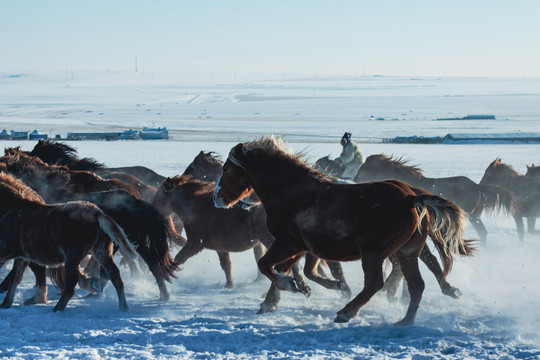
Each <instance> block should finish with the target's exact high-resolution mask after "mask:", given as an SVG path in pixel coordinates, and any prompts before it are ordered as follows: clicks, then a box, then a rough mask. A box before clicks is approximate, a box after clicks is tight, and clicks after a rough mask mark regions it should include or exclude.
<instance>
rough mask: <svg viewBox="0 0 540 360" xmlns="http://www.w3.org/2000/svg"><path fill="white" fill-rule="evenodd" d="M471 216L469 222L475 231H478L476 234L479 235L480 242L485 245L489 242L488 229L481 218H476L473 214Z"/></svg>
mask: <svg viewBox="0 0 540 360" xmlns="http://www.w3.org/2000/svg"><path fill="white" fill-rule="evenodd" d="M469 215H470V216H469V222H470V223H471V225H472V226H473V228H474V230H476V232H477V233H478V237H479V238H480V242H481V243H482V244H484V245H485V244H486V242H487V230H486V227H485V226H484V223H483V222H482V220H481V219H480V217H476V216H475V215H473V214H469Z"/></svg>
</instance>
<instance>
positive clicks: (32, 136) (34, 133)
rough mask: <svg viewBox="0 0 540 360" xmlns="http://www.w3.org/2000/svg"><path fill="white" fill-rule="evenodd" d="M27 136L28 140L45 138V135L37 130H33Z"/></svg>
mask: <svg viewBox="0 0 540 360" xmlns="http://www.w3.org/2000/svg"><path fill="white" fill-rule="evenodd" d="M28 138H29V139H30V140H45V139H46V138H47V135H45V134H40V133H38V131H37V130H34V131H32V132H31V133H30V135H28Z"/></svg>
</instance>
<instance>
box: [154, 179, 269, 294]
mask: <svg viewBox="0 0 540 360" xmlns="http://www.w3.org/2000/svg"><path fill="white" fill-rule="evenodd" d="M214 186H215V184H214V183H209V182H205V181H200V180H194V179H192V178H191V176H189V175H182V176H176V177H174V178H172V179H170V178H169V179H167V180H165V182H164V183H163V185H161V187H160V188H159V189H158V191H157V193H156V195H155V197H154V201H153V205H154V206H155V207H156V208H157V209H159V210H160V211H161V213H162V214H163V215H169V214H171V213H172V212H174V213H176V214H177V215H178V217H179V218H180V219H181V220H182V222H183V223H184V227H185V230H186V235H187V243H186V245H185V246H184V247H183V248H182V250H180V252H179V253H178V254H177V255H176V257H175V259H174V260H175V262H176V263H177V264H178V265H182V264H183V263H185V262H186V261H187V260H188V259H189V258H190V257H192V256H194V255H196V254H197V253H199V252H200V251H201V250H203V249H210V250H216V251H217V253H218V256H219V260H220V264H221V268H222V269H223V271H224V272H225V276H226V278H227V283H226V285H225V287H226V288H233V287H234V286H235V285H234V281H233V278H232V276H231V261H230V258H229V252H241V251H245V250H248V249H251V248H253V247H254V246H256V245H258V244H259V243H262V244H263V245H264V246H265V247H268V246H270V244H272V242H273V240H274V239H273V238H272V235H270V233H268V231H267V230H266V226H265V219H266V217H265V213H264V209H262V207H253V208H251V209H250V210H249V211H248V210H244V209H243V208H242V207H240V206H237V207H235V208H233V209H228V210H225V209H217V208H215V207H214V203H213V201H212V196H213V194H214Z"/></svg>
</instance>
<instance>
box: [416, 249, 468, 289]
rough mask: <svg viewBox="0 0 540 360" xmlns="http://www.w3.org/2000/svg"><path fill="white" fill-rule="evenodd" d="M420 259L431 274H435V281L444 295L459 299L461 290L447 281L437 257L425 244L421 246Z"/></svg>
mask: <svg viewBox="0 0 540 360" xmlns="http://www.w3.org/2000/svg"><path fill="white" fill-rule="evenodd" d="M420 260H422V261H423V262H424V264H426V266H427V267H428V269H429V270H430V271H431V272H432V273H433V275H435V278H436V279H437V282H438V283H439V286H440V287H441V291H442V293H443V294H444V295H447V296H450V297H452V298H454V299H459V298H460V297H461V291H460V290H459V289H458V288H457V287H454V286H452V285H450V284H449V283H448V281H446V279H444V276H443V271H442V269H441V266H440V265H439V262H438V261H437V258H436V257H435V256H434V255H433V254H432V253H431V251H429V248H428V246H427V245H424V247H423V248H422V252H421V253H420Z"/></svg>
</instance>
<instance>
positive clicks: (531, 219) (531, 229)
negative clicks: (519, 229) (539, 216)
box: [527, 217, 537, 234]
mask: <svg viewBox="0 0 540 360" xmlns="http://www.w3.org/2000/svg"><path fill="white" fill-rule="evenodd" d="M535 224H536V218H535V217H528V218H527V230H528V231H529V234H536V233H537V231H536V230H535V229H534V226H535Z"/></svg>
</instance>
